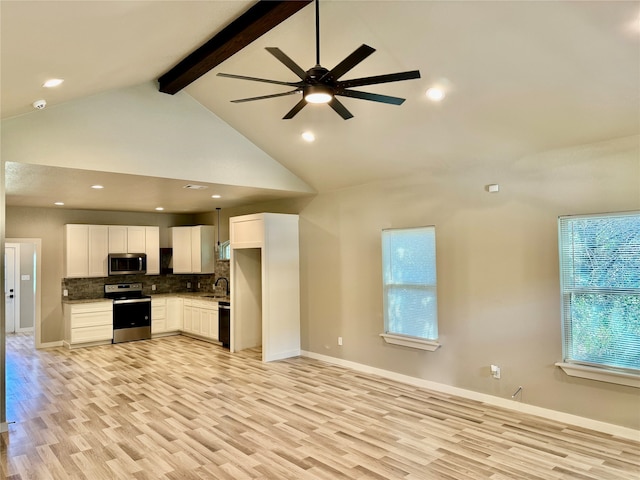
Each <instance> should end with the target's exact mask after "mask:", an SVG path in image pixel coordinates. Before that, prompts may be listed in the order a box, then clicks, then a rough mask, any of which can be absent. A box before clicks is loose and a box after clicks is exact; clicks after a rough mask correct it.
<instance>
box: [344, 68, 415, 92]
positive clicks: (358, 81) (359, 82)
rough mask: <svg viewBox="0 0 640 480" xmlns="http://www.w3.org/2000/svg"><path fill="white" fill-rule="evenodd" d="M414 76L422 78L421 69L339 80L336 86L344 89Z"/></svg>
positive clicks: (398, 80)
mask: <svg viewBox="0 0 640 480" xmlns="http://www.w3.org/2000/svg"><path fill="white" fill-rule="evenodd" d="M414 78H420V71H419V70H411V71H409V72H399V73H389V74H387V75H376V76H374V77H365V78H354V79H353V80H345V81H343V82H338V83H337V85H336V86H337V87H338V88H340V89H342V88H351V87H361V86H363V85H375V84H377V83H388V82H400V81H402V80H413V79H414Z"/></svg>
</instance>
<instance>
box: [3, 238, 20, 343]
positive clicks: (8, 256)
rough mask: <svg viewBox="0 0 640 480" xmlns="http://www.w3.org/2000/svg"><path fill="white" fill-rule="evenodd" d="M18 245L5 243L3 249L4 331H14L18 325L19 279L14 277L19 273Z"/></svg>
mask: <svg viewBox="0 0 640 480" xmlns="http://www.w3.org/2000/svg"><path fill="white" fill-rule="evenodd" d="M18 248H19V247H18V246H16V245H7V246H5V249H4V296H5V303H4V304H5V327H6V328H5V331H6V332H7V333H14V332H15V331H16V330H17V328H18V327H19V325H20V322H19V319H20V303H19V301H18V299H19V288H20V281H19V280H17V279H16V277H17V276H18V275H19V274H20V264H19V263H18V259H19V257H18V253H19V250H18Z"/></svg>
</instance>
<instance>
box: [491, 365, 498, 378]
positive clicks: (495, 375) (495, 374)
mask: <svg viewBox="0 0 640 480" xmlns="http://www.w3.org/2000/svg"><path fill="white" fill-rule="evenodd" d="M491 376H492V377H493V378H500V367H499V366H497V365H491Z"/></svg>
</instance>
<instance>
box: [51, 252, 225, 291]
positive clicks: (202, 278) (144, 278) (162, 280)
mask: <svg viewBox="0 0 640 480" xmlns="http://www.w3.org/2000/svg"><path fill="white" fill-rule="evenodd" d="M215 270H216V273H215V274H205V275H199V274H179V275H174V274H167V275H112V276H109V277H97V278H63V279H62V285H61V290H60V292H61V295H62V291H63V290H67V291H68V292H69V295H68V296H67V297H66V299H67V300H85V299H92V298H102V297H104V286H105V284H112V283H136V282H139V283H142V288H143V293H144V294H145V295H151V294H154V293H185V292H214V288H213V284H214V283H215V281H216V280H217V279H218V278H220V277H225V278H229V261H228V260H219V261H217V262H216V267H215ZM188 283H190V284H191V286H190V287H187V284H188ZM153 285H155V286H156V289H155V290H153V289H152V286H153ZM198 285H199V286H198ZM226 288H227V287H226V284H225V282H220V284H219V286H218V287H215V292H216V293H218V294H221V295H224V293H225V292H226Z"/></svg>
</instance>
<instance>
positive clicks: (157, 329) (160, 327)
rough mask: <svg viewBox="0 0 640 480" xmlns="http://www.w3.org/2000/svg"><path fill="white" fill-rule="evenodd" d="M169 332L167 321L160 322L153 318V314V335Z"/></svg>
mask: <svg viewBox="0 0 640 480" xmlns="http://www.w3.org/2000/svg"><path fill="white" fill-rule="evenodd" d="M166 331H167V321H166V320H165V319H161V320H158V319H156V318H153V313H152V314H151V333H162V332H166Z"/></svg>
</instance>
